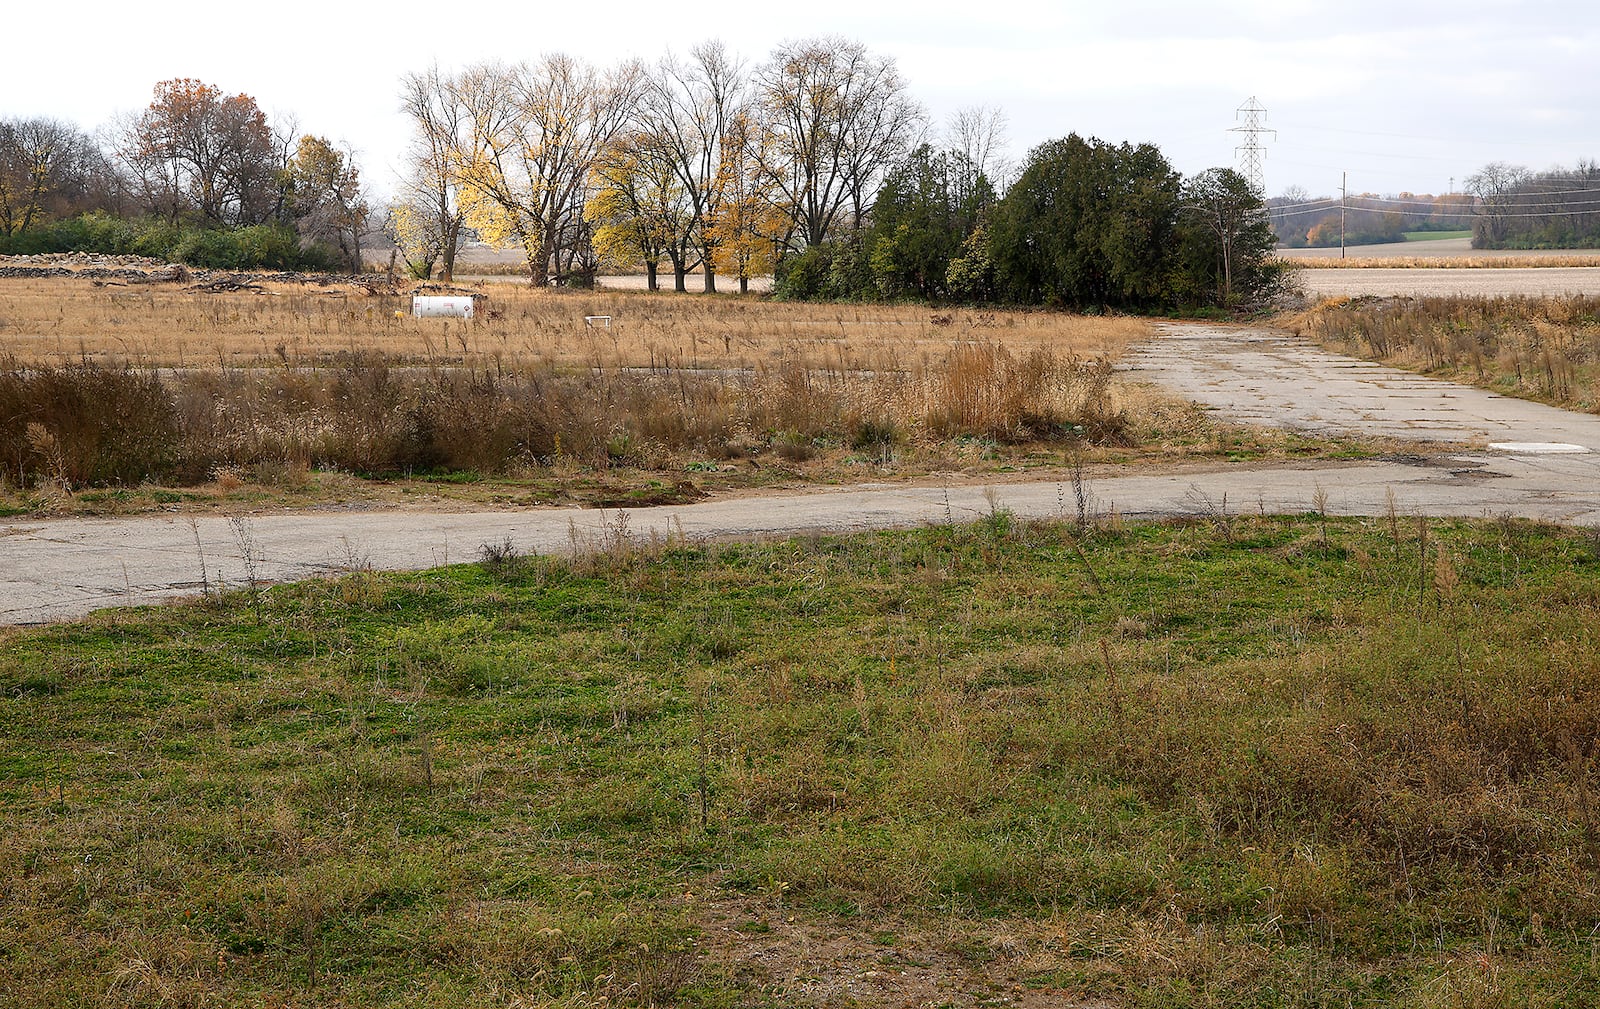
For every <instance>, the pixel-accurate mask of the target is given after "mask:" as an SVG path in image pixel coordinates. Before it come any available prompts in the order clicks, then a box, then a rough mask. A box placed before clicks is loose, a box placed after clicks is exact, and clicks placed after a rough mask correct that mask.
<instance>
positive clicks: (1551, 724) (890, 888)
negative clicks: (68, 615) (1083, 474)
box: [0, 495, 1600, 1009]
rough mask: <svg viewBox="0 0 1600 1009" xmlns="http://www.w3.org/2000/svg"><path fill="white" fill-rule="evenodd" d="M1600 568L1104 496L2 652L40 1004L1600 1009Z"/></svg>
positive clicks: (1415, 527)
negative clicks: (1167, 511)
mask: <svg viewBox="0 0 1600 1009" xmlns="http://www.w3.org/2000/svg"><path fill="white" fill-rule="evenodd" d="M1067 499H1068V500H1069V501H1070V500H1071V498H1070V495H1069V496H1068V498H1067ZM1597 575H1600V558H1597V555H1596V544H1595V541H1594V539H1593V538H1592V537H1590V536H1586V535H1581V534H1578V533H1571V532H1562V531H1558V530H1555V529H1550V528H1546V527H1539V526H1532V525H1528V524H1525V523H1521V522H1513V521H1503V522H1481V523H1464V522H1448V523H1435V522H1419V521H1416V520H1412V519H1409V518H1406V517H1403V516H1399V515H1392V516H1390V517H1389V518H1388V519H1380V520H1377V521H1352V520H1339V519H1329V518H1324V517H1322V516H1320V515H1307V516H1303V517H1300V518H1293V519H1282V520H1276V519H1272V520H1269V519H1257V518H1247V517H1240V516H1237V515H1230V514H1228V513H1227V511H1226V509H1225V508H1212V509H1208V510H1207V511H1206V513H1204V514H1202V515H1200V516H1197V518H1196V519H1195V520H1194V521H1189V522H1177V523H1173V524H1169V525H1156V526H1137V527H1127V528H1123V527H1119V526H1117V525H1116V524H1115V523H1114V522H1110V523H1107V522H1103V521H1101V520H1099V519H1098V518H1097V517H1096V516H1095V515H1094V514H1093V511H1092V508H1091V509H1090V510H1089V511H1088V512H1086V513H1085V514H1084V515H1083V517H1082V518H1081V519H1080V518H1079V517H1078V516H1077V515H1075V514H1074V513H1073V510H1072V506H1071V505H1070V504H1068V505H1067V514H1066V515H1065V516H1064V517H1063V519H1062V521H1060V522H1058V523H1050V524H1041V525H1033V524H1022V523H1019V522H1017V521H1015V520H1013V519H1012V518H1011V517H1009V516H1008V515H1006V514H1005V513H1004V512H997V513H995V514H994V515H993V516H992V517H990V518H989V519H987V520H985V521H983V522H981V523H979V524H978V525H976V526H972V527H966V528H956V527H937V528H930V529H924V530H920V531H914V532H904V533H892V534H881V535H872V536H863V537H858V538H852V539H834V538H828V537H811V538H807V539H801V540H797V541H792V542H784V543H772V544H766V545H753V546H752V545H740V546H735V545H725V546H695V545H691V544H683V543H669V544H656V545H654V546H651V545H648V544H645V545H640V544H633V543H630V541H629V537H628V535H627V531H626V527H625V526H622V525H616V526H613V528H612V530H611V532H610V533H608V534H607V536H606V537H605V540H604V541H603V542H601V543H597V544H593V545H591V546H590V547H589V549H588V550H587V551H586V552H584V553H582V554H581V555H580V556H579V557H578V558H577V559H575V560H571V561H560V560H552V559H548V558H528V557H521V556H519V555H518V554H517V552H516V550H515V548H514V546H511V545H502V546H498V547H495V548H494V549H486V550H485V555H484V561H483V563H482V564H475V565H468V566H465V567H456V568H453V569H448V570H442V571H435V572H431V573H426V574H410V575H383V576H379V575H373V574H369V573H361V572H357V573H355V574H352V575H350V576H347V577H345V578H342V579H337V580H330V581H313V582H308V583H305V584H301V585H296V586H288V587H283V588H278V589H273V590H271V591H268V592H265V593H264V594H263V595H262V596H261V598H259V599H258V600H256V601H255V604H254V605H252V601H251V599H250V598H248V597H245V596H240V597H231V596H230V597H224V598H221V599H215V598H213V599H210V600H207V601H205V602H203V603H197V604H193V605H186V606H174V607H167V608H162V609H158V610H154V611H138V612H107V613H102V614H100V615H98V616H96V617H94V618H92V619H90V620H88V621H85V622H82V623H76V624H67V625H60V626H55V627H49V628H41V629H35V630H26V631H16V630H12V631H6V632H3V633H4V639H3V646H4V647H3V648H0V880H3V882H4V885H3V886H0V1001H3V1002H5V1003H6V1004H8V1005H15V1006H19V1007H33V1006H40V1007H43V1006H49V1007H51V1009H59V1007H63V1006H78V1005H84V1006H87V1005H95V1006H104V1005H111V1006H145V1005H168V1006H172V1005H191V1006H197V1005H208V1004H241V1003H247V1002H248V1003H258V1004H259V1003H271V1004H282V1003H286V1002H288V1003H293V1004H297V1005H330V1006H331V1005H341V1006H369V1005H402V1004H403V1005H430V1006H454V1005H463V1006H464V1005H481V1004H483V1003H484V1002H485V1001H493V1002H495V1003H497V1004H507V1005H570V1006H595V1005H601V1004H613V1005H617V1004H620V1005H652V1004H654V1005H666V1004H676V1005H717V1006H725V1005H762V1004H767V1005H774V1006H776V1005H794V1004H804V1003H806V1002H810V1001H822V1000H825V996H824V995H817V994H815V993H817V992H827V991H833V992H838V991H843V990H845V988H844V983H845V982H846V981H848V982H849V983H850V984H853V985H855V987H854V988H853V989H851V990H853V991H854V993H855V994H854V995H853V996H852V998H854V999H855V1000H856V1003H857V1004H863V1005H875V1004H888V1003H889V1002H890V1001H892V999H893V998H895V997H897V996H894V995H892V994H885V993H886V992H893V991H898V990H900V989H899V988H896V987H893V986H899V985H908V984H913V983H922V981H927V983H928V986H929V987H928V990H929V992H930V996H933V997H941V998H946V999H948V998H951V997H952V996H951V994H950V993H951V992H960V991H963V990H964V988H963V986H965V990H966V991H967V992H968V994H967V995H964V996H962V997H963V998H969V999H970V998H987V997H992V996H993V995H994V993H995V992H996V991H1001V992H1010V993H1011V995H1012V997H1014V998H1015V999H1016V1000H1018V1001H1021V1000H1023V999H1024V998H1025V997H1027V996H1026V992H1027V991H1028V990H1032V991H1034V992H1036V993H1037V994H1038V995H1040V996H1045V997H1047V998H1048V999H1049V1000H1050V1001H1051V1002H1052V1003H1053V1004H1060V1003H1062V1002H1068V1003H1070V1002H1074V1001H1076V1000H1085V1001H1089V1002H1095V1001H1099V1000H1106V1001H1110V1002H1112V1003H1114V1004H1126V1005H1152V1006H1154V1005H1193V1006H1238V1005H1259V1006H1281V1007H1302V1006H1303V1007H1312V1006H1316V1007H1330V1006H1339V1007H1350V1006H1370V1007H1377V1006H1390V1005H1395V1004H1405V1005H1418V1006H1439V1007H1445V1006H1451V1007H1457V1006H1505V1007H1510V1006H1543V1007H1555V1006H1563V1007H1576V1006H1582V1005H1592V1004H1594V1002H1595V1001H1596V999H1600V971H1597V969H1596V966H1595V958H1594V942H1593V935H1592V929H1593V926H1594V922H1595V921H1596V920H1597V919H1600V903H1597V901H1600V897H1597V894H1596V890H1595V886H1594V880H1595V878H1596V870H1597V864H1596V859H1597V857H1600V834H1597V830H1600V828H1597V826H1596V824H1597V822H1600V821H1597V817H1596V815H1595V812H1594V794H1595V790H1596V788H1597V786H1600V779H1597V772H1596V761H1597V758H1600V754H1597V752H1596V743H1595V741H1596V739H1597V737H1600V724H1597V722H1596V717H1597V712H1600V679H1597V676H1600V673H1597V671H1600V639H1597V637H1596V628H1597V627H1600V591H1597V588H1596V586H1600V577H1597ZM806 927H810V928H812V929H814V932H813V933H812V934H814V935H817V936H822V935H826V936H830V937H839V936H845V937H849V938H850V939H851V941H850V942H849V943H847V944H845V945H846V946H847V947H848V952H841V953H840V954H838V959H837V960H835V958H834V956H833V955H831V954H830V956H829V957H827V958H819V957H817V956H815V955H814V954H812V953H811V952H809V951H808V950H809V947H803V944H802V945H794V946H792V948H791V947H786V946H785V945H784V942H783V939H782V937H784V936H792V935H794V934H795V930H797V929H802V928H806ZM758 953H759V955H758ZM868 968H870V969H872V970H875V971H877V972H878V975H877V976H878V978H879V979H880V980H877V981H874V980H873V979H872V978H871V977H870V976H868V975H866V974H864V973H863V972H864V971H865V970H866V969H868ZM900 971H904V972H905V973H904V974H899V973H898V972H900ZM841 972H842V973H841ZM884 984H888V985H890V986H891V987H889V988H883V987H879V986H881V985H884ZM936 984H937V987H936V986H935V985H936ZM1013 985H1021V986H1025V987H1024V988H1014V987H1013ZM974 989H975V990H974ZM808 992H810V993H812V994H808ZM936 992H943V993H944V994H942V995H934V993H936ZM894 1004H899V1003H898V1002H895V1003H894ZM1030 1004H1032V1003H1030ZM1039 1004H1044V1003H1039Z"/></svg>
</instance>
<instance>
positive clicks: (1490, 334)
mask: <svg viewBox="0 0 1600 1009" xmlns="http://www.w3.org/2000/svg"><path fill="white" fill-rule="evenodd" d="M1283 321H1284V324H1286V325H1288V326H1290V327H1291V328H1292V329H1294V330H1295V331H1296V332H1305V333H1307V334H1308V335H1310V336H1311V337H1312V338H1314V339H1317V340H1320V341H1322V342H1324V343H1328V344H1330V345H1333V346H1335V347H1337V348H1338V349H1341V350H1345V351H1348V352H1350V353H1354V354H1357V355H1358V356H1362V357H1370V358H1373V359H1375V360H1379V361H1384V362H1387V363H1390V364H1396V365H1400V366H1402V367H1409V368H1415V369H1418V370H1420V371H1424V372H1427V373H1429V374H1435V375H1439V376H1442V377H1445V378H1450V379H1453V380H1456V381H1461V382H1467V383H1469V384H1473V385H1478V386H1481V387H1482V388H1485V389H1491V390H1494V391H1495V392H1500V393H1504V394H1506V395H1510V396H1520V397H1523V398H1526V399H1537V400H1541V401H1543V402H1547V403H1552V404H1555V405H1557V406H1561V407H1565V408H1567V409H1571V410H1582V411H1586V412H1591V413H1592V412H1596V411H1600V299H1596V298H1592V297H1587V296H1581V295H1575V296H1569V297H1564V298H1460V297H1453V298H1387V299H1379V298H1356V299H1349V298H1339V299H1333V300H1329V301H1326V302H1324V303H1322V304H1320V305H1318V306H1316V307H1314V308H1312V309H1311V310H1309V311H1307V312H1304V313H1301V314H1299V315H1296V316H1292V317H1289V318H1287V319H1285V320H1283Z"/></svg>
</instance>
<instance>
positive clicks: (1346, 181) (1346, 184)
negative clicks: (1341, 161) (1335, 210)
mask: <svg viewBox="0 0 1600 1009" xmlns="http://www.w3.org/2000/svg"><path fill="white" fill-rule="evenodd" d="M1349 189H1350V173H1349V172H1340V173H1339V258H1340V259H1343V258H1344V201H1345V197H1346V196H1347V195H1349Z"/></svg>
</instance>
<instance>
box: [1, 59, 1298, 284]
mask: <svg viewBox="0 0 1600 1009" xmlns="http://www.w3.org/2000/svg"><path fill="white" fill-rule="evenodd" d="M399 98H400V104H401V107H402V108H403V109H404V111H405V113H406V115H407V116H408V118H409V119H410V121H411V123H412V126H413V138H412V141H411V144H410V147H409V150H408V152H407V156H406V157H405V159H404V164H405V166H406V168H405V173H404V178H403V179H402V182H401V184H400V186H399V188H398V190H397V192H396V194H395V197H394V198H393V200H392V201H391V202H390V204H389V205H388V206H387V207H382V208H377V209H376V210H374V209H373V208H372V207H371V206H370V203H371V202H372V201H370V200H369V199H368V198H367V196H366V195H365V193H364V190H363V187H362V184H361V177H360V172H359V169H358V167H357V165H356V164H355V161H354V158H353V157H352V155H351V152H350V151H348V150H344V149H341V148H339V147H338V146H336V145H334V144H331V143H329V142H328V141H327V140H326V139H324V138H321V137H318V136H315V135H312V134H309V133H302V132H301V131H299V130H298V128H297V126H296V124H295V123H293V122H292V121H288V122H279V123H273V122H269V121H268V119H267V117H266V116H265V115H264V114H263V113H262V112H261V110H260V108H259V107H258V106H257V104H256V102H255V100H254V99H252V98H250V97H249V96H247V95H229V94H226V93H224V92H223V91H221V90H220V89H218V88H216V87H213V86H211V85H209V84H206V83H203V82H200V81H196V80H192V79H188V78H178V79H173V80H169V81H163V82H161V83H160V84H158V85H157V86H156V87H155V91H154V95H153V97H152V100H151V102H150V103H149V105H148V106H147V107H146V108H145V109H144V110H142V111H141V112H140V113H138V114H136V115H132V116H129V117H127V118H126V119H125V120H124V121H122V122H119V123H117V124H115V125H114V126H113V127H112V128H111V129H109V130H107V131H104V132H103V134H102V136H101V138H99V139H96V138H94V137H91V136H89V135H88V134H85V133H83V132H82V131H80V130H78V129H77V128H75V127H72V126H70V125H68V124H63V123H60V122H58V121H54V120H43V119H33V120H8V121H4V122H0V251H13V252H26V251H51V250H54V249H65V248H87V249H98V250H101V251H108V252H137V253H143V254H147V255H153V256H160V257H163V258H172V259H178V260H180V261H187V262H198V263H203V264H205V265H223V266H239V265H273V266H282V267H285V268H297V267H298V268H307V267H310V266H312V265H315V264H319V263H320V264H323V265H329V264H333V263H338V264H340V265H343V266H344V267H345V268H347V269H351V270H358V269H360V268H362V253H363V249H364V245H363V238H364V235H367V234H369V229H371V228H373V227H374V226H380V227H381V228H382V230H383V231H384V232H385V233H386V234H387V236H388V238H389V240H390V241H391V242H392V243H393V245H394V247H395V250H396V254H397V255H398V256H399V257H401V258H403V260H404V263H405V266H406V268H407V269H408V270H409V271H410V272H411V273H412V274H413V275H415V276H417V277H419V278H432V277H435V276H438V277H441V278H442V279H445V280H450V279H451V278H453V276H454V273H455V266H456V263H455V260H456V256H457V253H458V251H459V250H460V248H461V247H462V244H463V242H464V241H465V240H467V239H469V238H476V239H479V240H482V241H485V242H488V243H490V244H493V245H495V246H498V247H501V248H515V249H517V250H518V251H520V253H521V254H522V259H523V263H524V266H525V268H526V271H527V275H528V277H529V280H530V281H531V282H532V283H534V284H538V285H544V284H565V285H575V286H584V285H589V284H592V283H593V282H594V278H595V276H596V275H597V274H598V273H599V272H601V271H602V270H603V269H604V270H633V269H640V270H642V271H643V272H645V273H646V275H647V277H648V279H649V284H650V286H651V287H652V288H655V287H656V286H657V285H658V283H659V282H660V280H659V277H660V275H661V274H663V273H670V275H671V279H672V285H673V288H674V289H676V290H680V291H681V290H685V289H686V287H687V284H688V278H689V277H690V276H691V275H698V277H699V283H700V284H701V286H702V287H703V289H704V290H706V291H715V290H716V289H717V283H718V279H719V277H720V278H729V279H731V280H732V281H735V282H737V284H738V286H739V288H740V290H746V289H748V284H749V281H750V278H752V277H754V276H758V275H765V274H775V275H776V278H777V282H776V289H777V292H778V294H779V295H780V296H784V297H792V298H852V299H868V300H892V299H922V300H929V301H962V302H973V303H977V302H1006V303H1018V304H1048V305H1057V306H1065V307H1078V308H1083V307H1091V306H1095V307H1128V308H1162V307H1168V306H1175V305H1219V306H1233V305H1237V304H1240V303H1243V302H1247V301H1250V300H1252V299H1255V298H1259V297H1261V296H1262V295H1263V294H1265V293H1267V292H1269V291H1270V290H1271V289H1272V288H1273V286H1274V284H1275V282H1276V278H1277V274H1276V272H1275V271H1274V269H1273V268H1272V265H1271V263H1270V257H1269V253H1270V249H1271V247H1272V244H1273V235H1272V231H1271V229H1270V227H1269V226H1268V223H1267V218H1266V215H1265V213H1264V211H1263V208H1262V205H1261V201H1260V199H1259V197H1258V196H1257V194H1255V193H1253V192H1252V191H1251V190H1250V188H1249V186H1248V185H1246V184H1245V183H1244V181H1243V179H1242V178H1240V177H1239V176H1238V175H1237V174H1235V173H1233V172H1231V171H1229V170H1226V169H1213V170H1211V171H1209V172H1204V173H1201V174H1199V175H1197V176H1194V177H1192V178H1187V179H1186V178H1184V177H1183V176H1182V175H1180V174H1179V173H1178V172H1177V171H1175V170H1174V169H1173V167H1172V166H1171V164H1170V163H1169V162H1168V161H1167V160H1166V158H1165V157H1164V156H1163V155H1162V154H1161V152H1160V151H1159V149H1157V148H1156V147H1155V146H1153V145H1151V144H1137V145H1134V144H1126V143H1124V144H1111V143H1106V142H1103V141H1100V140H1098V139H1094V138H1083V137H1079V136H1077V135H1075V134H1074V135H1071V136H1068V137H1065V138H1062V139H1060V140H1056V141H1052V142H1049V143H1046V144H1043V145H1041V146H1040V147H1038V148H1036V149H1035V150H1034V151H1032V152H1031V153H1030V154H1029V156H1028V157H1027V158H1026V159H1025V160H1024V161H1023V162H1022V163H1021V164H1017V165H1013V164H1010V163H1008V162H1006V161H1004V160H1003V159H1002V158H1001V156H1000V155H1001V152H1002V150H1003V149H1004V146H1005V138H1004V131H1005V118H1004V116H1003V114H1001V113H1000V112H999V111H998V110H995V109H991V108H983V107H975V108H968V109H965V110H962V111H961V112H960V113H958V114H957V115H956V116H955V117H954V118H953V120H952V121H951V122H950V123H949V124H948V125H947V127H946V129H944V130H942V131H939V130H936V129H935V128H934V127H933V125H932V124H931V123H930V122H929V118H928V116H927V113H926V111H925V110H924V109H923V107H922V106H921V104H920V103H919V102H917V101H916V100H915V99H914V98H913V97H912V96H911V94H910V91H909V88H908V86H907V84H906V82H905V80H904V79H903V78H902V77H901V75H900V73H899V70H898V68H897V66H896V64H895V61H894V60H893V59H892V58H889V57H886V56H882V55H880V54H876V53H873V52H871V51H870V50H868V49H867V48H866V47H865V46H864V45H862V44H861V43H859V42H855V41H852V40H849V39H844V38H839V37H834V36H825V37H818V38H812V39H801V40H796V41H790V42H785V43H783V44H781V45H779V46H778V47H776V48H775V49H774V50H773V51H772V52H771V53H770V54H769V55H768V56H767V58H766V59H764V60H762V61H760V62H758V63H755V64H753V65H752V64H749V63H747V62H746V61H745V60H744V59H742V58H740V57H738V56H737V55H735V54H733V53H731V52H730V51H729V50H727V49H726V48H725V47H724V46H723V45H722V44H721V43H718V42H707V43H704V44H701V45H698V46H695V47H694V48H692V49H691V50H689V52H688V54H687V55H686V56H683V57H678V56H672V55H668V56H666V57H663V58H661V59H659V60H657V61H656V62H655V63H653V64H647V63H645V62H643V61H639V60H629V61H625V62H622V63H619V64H617V65H615V66H611V67H597V66H594V65H591V64H588V63H586V62H584V61H582V60H579V59H575V58H573V57H571V56H567V55H564V54H551V55H547V56H544V57H542V58H540V59H538V60H534V61H530V62H519V63H499V62H491V63H482V64H477V65H473V66H469V67H466V68H464V69H461V70H458V71H454V72H446V71H443V70H441V69H440V68H438V67H437V66H435V67H433V68H430V69H428V70H425V71H421V72H417V73H411V74H407V75H405V76H404V77H403V78H402V80H401V82H400V96H399ZM366 247H368V248H370V245H368V246H366Z"/></svg>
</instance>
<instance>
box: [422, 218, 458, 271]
mask: <svg viewBox="0 0 1600 1009" xmlns="http://www.w3.org/2000/svg"><path fill="white" fill-rule="evenodd" d="M460 240H461V224H460V222H459V221H458V222H456V223H455V224H454V225H452V226H449V227H446V228H445V229H444V243H443V244H444V250H443V253H442V255H443V256H444V266H443V267H441V269H442V271H443V272H442V273H441V274H440V277H441V279H443V280H444V282H445V283H446V284H448V283H451V282H452V281H454V280H455V279H456V245H457V243H458V242H460ZM428 272H429V273H432V272H433V271H432V270H429V271H428Z"/></svg>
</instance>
